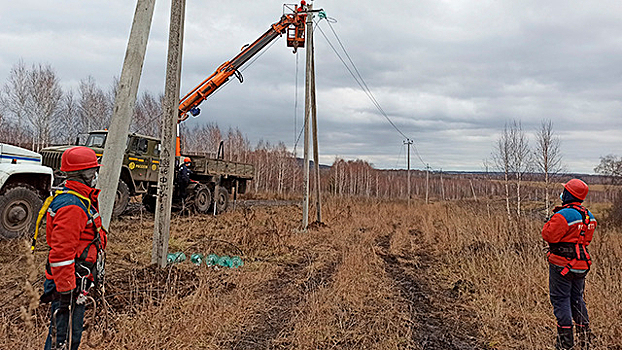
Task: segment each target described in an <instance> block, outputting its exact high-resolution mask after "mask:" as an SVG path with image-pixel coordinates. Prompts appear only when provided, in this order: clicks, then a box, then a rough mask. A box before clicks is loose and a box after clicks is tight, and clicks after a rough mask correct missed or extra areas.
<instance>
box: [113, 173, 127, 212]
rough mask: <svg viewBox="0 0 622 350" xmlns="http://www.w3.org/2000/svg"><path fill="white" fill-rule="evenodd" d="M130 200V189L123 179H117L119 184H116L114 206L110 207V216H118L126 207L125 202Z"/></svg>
mask: <svg viewBox="0 0 622 350" xmlns="http://www.w3.org/2000/svg"><path fill="white" fill-rule="evenodd" d="M129 201H130V189H129V188H128V187H127V184H126V183H125V182H123V180H119V186H117V195H116V196H115V198H114V208H113V209H112V216H119V215H121V213H123V212H124V211H125V208H127V203H128V202H129Z"/></svg>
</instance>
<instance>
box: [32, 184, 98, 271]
mask: <svg viewBox="0 0 622 350" xmlns="http://www.w3.org/2000/svg"><path fill="white" fill-rule="evenodd" d="M61 194H71V195H74V196H76V197H78V199H80V201H81V202H82V204H84V206H85V207H86V208H85V209H86V210H85V211H86V215H87V216H88V218H89V221H90V222H92V223H93V226H94V227H95V234H94V237H93V240H92V241H91V242H90V243H89V244H88V245H87V246H86V247H85V248H84V250H83V251H82V253H80V256H78V257H77V258H76V259H75V262H76V263H81V264H86V265H91V267H89V266H86V267H87V268H89V270H91V269H92V266H96V265H97V263H88V262H87V261H86V258H87V257H88V254H89V250H90V249H91V246H93V245H95V248H96V249H97V252H98V254H97V255H98V256H97V257H98V258H99V257H100V255H101V256H103V253H101V252H102V248H101V239H100V236H101V234H100V232H101V230H102V227H101V226H98V225H97V224H95V220H94V217H93V215H92V214H91V208H92V204H91V200H90V199H89V198H88V197H86V196H83V195H82V194H80V193H78V192H76V191H74V190H69V189H65V190H57V191H56V192H54V195H52V196H49V197H48V198H46V199H45V202H44V203H43V206H42V207H41V209H40V210H39V215H38V217H37V223H36V226H35V235H34V237H33V239H32V246H31V247H30V250H31V252H33V253H34V250H35V244H36V243H37V237H38V235H39V227H40V225H41V221H42V219H43V217H44V216H45V213H46V212H47V211H48V209H49V208H50V205H51V204H52V201H53V200H54V198H56V197H58V196H59V195H61ZM84 202H86V203H84ZM45 267H46V271H47V272H48V273H49V274H50V275H51V274H52V269H51V264H50V262H49V260H48V261H47V263H46V266H45ZM96 275H97V274H93V278H94V279H95V283H97V280H98V279H99V278H98V276H96Z"/></svg>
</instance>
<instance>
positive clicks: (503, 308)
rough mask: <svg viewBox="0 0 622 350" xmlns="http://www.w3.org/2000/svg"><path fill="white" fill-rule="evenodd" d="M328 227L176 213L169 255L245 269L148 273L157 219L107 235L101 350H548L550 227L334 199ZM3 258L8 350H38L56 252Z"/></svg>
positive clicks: (294, 210)
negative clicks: (226, 260)
mask: <svg viewBox="0 0 622 350" xmlns="http://www.w3.org/2000/svg"><path fill="white" fill-rule="evenodd" d="M323 215H324V217H323V221H324V224H323V225H312V227H311V229H310V230H309V232H307V233H304V232H301V231H300V230H299V228H300V227H299V226H300V219H301V216H302V215H301V209H300V208H299V207H298V206H295V205H289V206H256V207H250V208H243V207H242V208H238V209H236V210H235V211H230V212H227V213H224V214H223V215H221V216H218V217H212V216H198V217H182V216H175V215H174V219H173V221H172V229H171V230H172V233H171V240H170V248H169V251H171V252H175V251H183V252H185V253H186V254H187V255H188V257H189V256H190V254H192V253H215V254H220V255H222V254H227V255H236V254H239V253H238V250H237V249H238V248H239V249H241V250H242V251H243V252H244V255H243V260H244V266H243V267H241V268H237V269H230V268H220V269H216V268H213V267H207V266H205V265H202V266H195V265H193V264H191V263H190V262H189V261H185V262H183V263H179V264H176V265H173V266H170V267H168V268H166V269H162V270H160V269H157V268H154V267H151V266H149V263H150V259H151V256H150V255H151V239H152V234H153V216H151V215H148V214H142V213H140V212H135V213H134V214H133V215H130V216H124V217H121V218H120V219H119V220H116V221H113V224H112V228H111V233H110V236H109V238H110V242H109V248H108V263H107V284H106V290H107V302H108V303H109V309H108V311H109V318H108V320H109V325H108V330H109V332H110V333H111V337H109V338H108V339H106V342H105V343H104V344H103V345H101V346H100V347H99V348H102V349H104V348H105V349H552V348H553V347H552V344H553V338H554V333H555V321H554V318H553V315H552V308H551V306H550V303H549V301H548V287H547V286H548V282H547V271H548V270H547V263H546V260H545V253H544V250H543V248H544V245H543V242H542V239H541V238H540V229H541V227H542V225H543V222H541V221H537V220H535V219H529V218H527V217H526V218H522V219H520V220H514V221H508V219H507V216H506V215H505V214H504V212H503V208H500V209H499V210H498V209H496V208H491V207H487V206H486V204H485V203H478V202H461V203H456V202H454V203H434V204H429V205H425V204H422V203H413V204H412V205H411V206H410V207H408V206H407V204H406V202H391V201H378V200H365V199H345V198H329V199H327V200H326V201H325V204H324V207H323ZM621 243H622V235H621V234H620V232H619V231H617V230H614V229H611V228H609V229H605V228H601V229H598V230H597V233H596V235H595V239H594V241H593V244H592V245H591V253H592V255H593V256H594V258H595V262H594V265H593V271H592V272H590V274H589V276H588V279H587V290H586V301H587V304H588V309H589V311H590V316H591V320H592V327H593V329H594V332H595V334H596V337H597V338H596V342H595V346H594V349H597V350H598V349H622V339H621V338H620V336H621V335H622V325H621V324H620V322H619V321H620V320H622V270H620V268H619V262H620V261H621V259H622V244H621ZM0 251H1V253H0V289H1V290H2V292H3V293H2V294H3V302H2V306H1V308H0V310H1V314H0V348H2V349H12V348H16V349H36V348H41V347H42V344H43V342H44V339H45V336H46V334H47V323H48V321H47V318H48V317H49V315H48V309H47V306H38V305H37V299H38V295H39V294H40V292H41V288H42V274H43V269H44V264H45V259H46V245H45V243H44V242H43V241H42V242H40V243H39V245H38V248H37V250H36V252H35V254H34V256H33V255H30V254H28V249H27V247H26V246H25V245H22V243H21V242H15V241H13V242H0ZM99 324H100V325H101V324H102V322H101V320H99ZM98 328H99V327H94V329H95V331H94V332H93V338H94V339H96V338H98V337H99V335H100V334H99V329H98ZM81 348H88V347H87V346H86V345H83V346H82V347H81Z"/></svg>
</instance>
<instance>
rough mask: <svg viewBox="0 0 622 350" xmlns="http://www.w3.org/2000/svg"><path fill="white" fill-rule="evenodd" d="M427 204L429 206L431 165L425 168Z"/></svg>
mask: <svg viewBox="0 0 622 350" xmlns="http://www.w3.org/2000/svg"><path fill="white" fill-rule="evenodd" d="M425 171H426V173H425V204H429V203H430V201H429V199H430V197H429V192H430V191H429V189H430V164H427V165H426V166H425Z"/></svg>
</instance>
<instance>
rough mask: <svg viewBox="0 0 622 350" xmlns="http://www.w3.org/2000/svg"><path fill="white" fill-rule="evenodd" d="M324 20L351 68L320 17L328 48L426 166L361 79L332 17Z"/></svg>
mask: <svg viewBox="0 0 622 350" xmlns="http://www.w3.org/2000/svg"><path fill="white" fill-rule="evenodd" d="M323 19H325V20H326V22H327V23H328V26H329V27H330V29H331V31H332V33H333V35H334V36H335V38H336V39H337V42H338V43H339V46H340V47H341V50H342V51H343V52H344V54H345V56H346V58H347V59H348V61H349V62H350V65H352V68H350V67H349V66H348V64H347V63H346V61H345V60H344V59H343V57H342V56H341V55H340V54H339V52H338V51H337V49H336V48H335V46H334V45H333V43H332V42H331V41H330V40H329V39H328V37H327V36H326V33H324V31H323V30H322V28H321V27H320V26H319V25H317V23H319V22H321V20H322V19H320V21H318V22H317V23H316V27H317V29H319V30H320V33H321V34H322V36H323V37H324V39H326V42H327V43H328V45H329V46H330V48H331V49H332V50H333V52H334V53H335V55H336V56H337V57H338V58H339V60H340V61H341V63H343V65H344V67H345V68H346V69H347V70H348V72H349V73H350V75H352V77H353V78H354V80H355V81H356V82H357V84H358V85H359V86H360V88H361V89H362V90H363V92H365V94H366V95H367V97H368V98H369V99H370V101H371V102H372V104H373V105H374V106H375V107H376V108H377V109H378V111H379V112H380V114H382V116H383V117H384V118H385V119H386V120H387V121H388V122H389V124H391V126H392V127H393V128H394V129H395V130H396V131H397V132H398V133H399V134H400V135H401V136H402V137H403V138H405V139H406V140H408V141H412V142H413V148H414V150H415V154H416V155H417V158H418V159H419V160H420V161H421V163H422V164H423V165H424V166H427V163H425V162H424V161H423V159H422V158H421V155H420V154H419V151H418V150H417V147H416V146H415V145H414V141H413V139H412V138H410V137H408V136H406V134H404V133H403V132H402V130H400V129H399V128H398V127H397V125H395V123H394V122H393V121H392V120H391V118H389V116H388V114H387V113H386V112H385V111H384V109H383V108H382V106H381V105H380V103H379V102H378V100H376V98H375V96H374V94H373V93H372V92H371V89H370V88H369V86H368V85H367V83H366V82H365V79H363V76H362V75H361V73H360V71H359V70H358V68H357V67H356V65H355V64H354V61H352V58H351V57H350V55H349V54H348V51H347V50H346V48H345V46H344V45H343V42H342V41H341V39H339V36H338V35H337V32H336V31H335V29H334V28H333V25H332V23H335V22H336V21H335V20H334V19H333V18H323Z"/></svg>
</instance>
